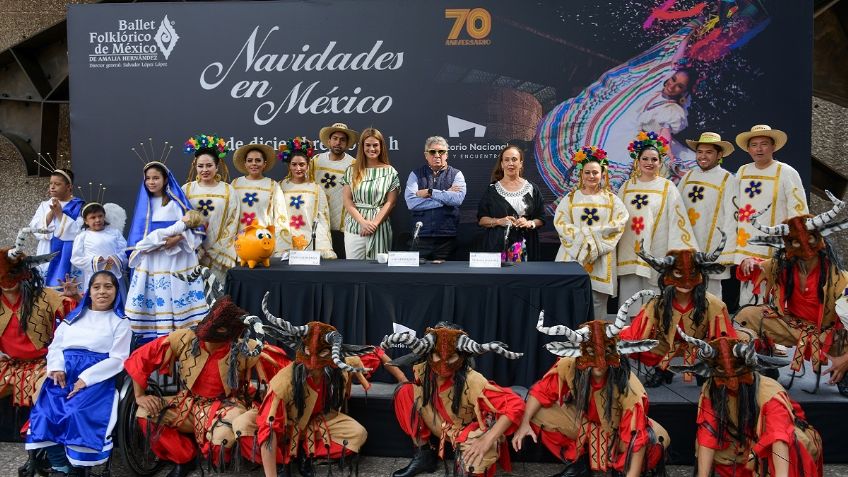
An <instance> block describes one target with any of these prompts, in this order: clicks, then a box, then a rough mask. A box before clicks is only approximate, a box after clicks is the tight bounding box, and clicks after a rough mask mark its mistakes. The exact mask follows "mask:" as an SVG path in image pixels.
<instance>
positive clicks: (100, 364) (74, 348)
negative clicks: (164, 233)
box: [26, 270, 132, 476]
mask: <svg viewBox="0 0 848 477" xmlns="http://www.w3.org/2000/svg"><path fill="white" fill-rule="evenodd" d="M124 318H125V317H124V310H123V303H122V300H121V298H120V294H119V293H118V279H117V278H115V276H114V275H113V274H112V273H111V272H108V271H105V270H104V271H99V272H97V273H95V274H94V275H92V277H91V280H90V281H89V284H88V292H87V293H86V295H85V297H84V298H83V300H82V302H80V304H79V305H78V306H77V307H76V308H75V309H74V310H73V311H71V313H69V314H68V316H67V317H66V318H65V320H64V321H62V323H61V324H60V325H59V327H58V328H57V329H56V333H55V335H54V337H53V342H52V343H51V344H50V346H49V348H48V352H47V380H45V382H44V385H43V387H42V388H41V392H40V393H39V395H38V399H37V400H36V402H35V406H33V408H32V412H31V414H30V427H29V430H28V431H27V440H26V449H27V450H35V449H41V448H45V450H46V452H47V457H48V459H49V460H50V465H51V466H52V467H53V469H54V471H56V473H58V474H59V475H62V474H65V475H68V476H75V475H84V472H83V469H82V467H90V466H95V465H100V464H103V463H105V462H106V460H107V459H108V458H109V454H110V453H111V451H112V437H111V434H112V428H113V427H114V426H115V422H116V420H117V412H118V391H117V389H116V388H115V376H117V375H118V373H120V372H121V370H122V369H123V366H124V360H126V359H127V356H129V353H130V341H131V337H132V332H131V331H130V325H129V321H128V320H126V319H124ZM51 475H53V474H51Z"/></svg>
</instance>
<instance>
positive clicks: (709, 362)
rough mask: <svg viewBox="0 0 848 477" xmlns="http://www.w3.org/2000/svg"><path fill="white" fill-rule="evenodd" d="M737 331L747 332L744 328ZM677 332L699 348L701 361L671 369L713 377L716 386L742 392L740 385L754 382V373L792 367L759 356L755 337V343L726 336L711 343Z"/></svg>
mask: <svg viewBox="0 0 848 477" xmlns="http://www.w3.org/2000/svg"><path fill="white" fill-rule="evenodd" d="M737 331H742V332H744V330H741V329H740V330H737ZM677 333H678V334H679V335H680V337H681V338H683V340H684V341H686V342H687V343H689V344H691V345H692V346H694V347H696V348H697V349H698V358H699V359H700V361H699V362H698V363H696V364H694V365H683V366H680V365H672V366H671V367H670V368H671V370H672V371H674V372H678V373H695V374H697V375H699V376H702V377H704V378H713V380H714V382H715V384H716V385H718V386H727V387H728V388H729V389H731V390H733V391H736V390H737V389H739V385H740V384H750V383H752V382H753V379H754V376H753V372H754V371H758V372H759V371H765V370H768V369H775V368H780V367H783V366H786V365H788V364H789V361H788V360H786V359H779V358H774V357H771V356H764V355H760V354H757V352H756V350H755V347H754V342H753V337H752V339H751V341H744V340H739V339H735V338H727V337H724V336H722V337H719V338H716V339H714V340H712V341H710V342H709V343H708V342H706V341H704V340H700V339H698V338H693V337H691V336H689V335H687V334H686V333H684V332H683V331H682V330H680V329H678V330H677Z"/></svg>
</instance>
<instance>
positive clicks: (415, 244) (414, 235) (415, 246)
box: [412, 221, 424, 251]
mask: <svg viewBox="0 0 848 477" xmlns="http://www.w3.org/2000/svg"><path fill="white" fill-rule="evenodd" d="M423 226H424V223H423V222H421V221H418V222H415V231H414V232H412V250H413V251H415V250H418V233H419V232H421V227H423Z"/></svg>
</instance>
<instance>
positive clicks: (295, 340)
mask: <svg viewBox="0 0 848 477" xmlns="http://www.w3.org/2000/svg"><path fill="white" fill-rule="evenodd" d="M269 294H270V293H269V292H266V293H265V296H264V297H262V313H264V314H265V319H266V322H265V323H256V324H255V325H254V329H255V330H256V331H257V332H258V333H260V334H261V335H262V336H265V335H266V334H268V335H270V336H272V337H274V338H276V339H278V340H280V341H281V342H282V343H283V344H285V345H286V346H287V347H289V348H291V349H294V350H295V351H296V357H295V361H297V362H299V363H302V364H304V365H305V366H306V367H307V368H310V369H320V368H324V367H327V366H335V367H337V368H339V369H341V370H342V371H347V372H350V373H364V372H367V371H369V370H367V369H364V368H355V367H353V366H350V365H348V364H347V363H346V362H345V358H347V357H349V356H361V355H363V354H367V353H370V352H372V351H373V350H374V347H373V346H359V345H351V344H346V343H343V341H344V338H343V337H342V334H341V333H340V332H339V331H338V330H336V328H335V327H333V326H331V325H328V324H326V323H321V322H319V321H310V322H309V323H306V324H305V325H300V326H295V325H293V324H291V323H289V322H288V321H286V320H284V319H282V318H279V317H277V316H274V315H273V314H272V313H271V312H270V311H269V310H268V295H269Z"/></svg>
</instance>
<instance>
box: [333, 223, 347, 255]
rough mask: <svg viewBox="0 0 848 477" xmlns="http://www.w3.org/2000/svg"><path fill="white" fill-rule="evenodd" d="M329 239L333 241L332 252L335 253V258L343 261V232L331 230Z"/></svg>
mask: <svg viewBox="0 0 848 477" xmlns="http://www.w3.org/2000/svg"><path fill="white" fill-rule="evenodd" d="M330 239H331V240H332V241H333V251H334V252H336V257H338V258H339V260H343V259H344V258H345V245H344V232H343V231H341V230H331V231H330Z"/></svg>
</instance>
